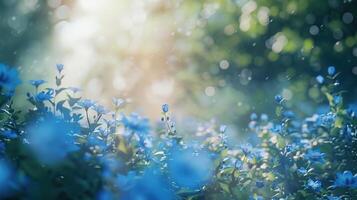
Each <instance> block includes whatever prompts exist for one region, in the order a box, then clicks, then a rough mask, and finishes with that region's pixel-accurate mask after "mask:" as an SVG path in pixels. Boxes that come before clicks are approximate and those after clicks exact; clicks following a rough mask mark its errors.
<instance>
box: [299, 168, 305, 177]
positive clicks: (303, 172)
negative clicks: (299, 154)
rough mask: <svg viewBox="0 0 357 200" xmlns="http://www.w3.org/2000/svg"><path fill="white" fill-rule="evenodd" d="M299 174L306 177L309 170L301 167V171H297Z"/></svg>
mask: <svg viewBox="0 0 357 200" xmlns="http://www.w3.org/2000/svg"><path fill="white" fill-rule="evenodd" d="M297 172H298V173H299V174H301V175H304V176H305V175H306V174H307V170H306V169H305V168H304V167H300V168H299V169H297Z"/></svg>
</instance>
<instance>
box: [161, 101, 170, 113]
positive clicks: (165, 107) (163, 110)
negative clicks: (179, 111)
mask: <svg viewBox="0 0 357 200" xmlns="http://www.w3.org/2000/svg"><path fill="white" fill-rule="evenodd" d="M162 112H164V113H167V112H169V105H168V104H166V103H165V104H164V105H162Z"/></svg>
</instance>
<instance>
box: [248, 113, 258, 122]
mask: <svg viewBox="0 0 357 200" xmlns="http://www.w3.org/2000/svg"><path fill="white" fill-rule="evenodd" d="M257 119H258V115H257V113H252V114H250V120H252V121H255V120H257Z"/></svg>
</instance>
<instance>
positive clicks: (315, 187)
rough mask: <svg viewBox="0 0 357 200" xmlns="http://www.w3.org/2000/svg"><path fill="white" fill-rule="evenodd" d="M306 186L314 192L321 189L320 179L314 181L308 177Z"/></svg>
mask: <svg viewBox="0 0 357 200" xmlns="http://www.w3.org/2000/svg"><path fill="white" fill-rule="evenodd" d="M307 187H308V188H310V189H312V190H313V191H315V192H319V191H320V190H321V181H319V180H316V181H314V180H312V179H309V180H308V181H307Z"/></svg>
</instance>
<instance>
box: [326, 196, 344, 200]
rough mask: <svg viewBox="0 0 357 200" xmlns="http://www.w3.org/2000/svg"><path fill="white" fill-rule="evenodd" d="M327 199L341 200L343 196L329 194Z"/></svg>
mask: <svg viewBox="0 0 357 200" xmlns="http://www.w3.org/2000/svg"><path fill="white" fill-rule="evenodd" d="M327 200H341V197H336V196H332V195H330V196H327Z"/></svg>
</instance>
